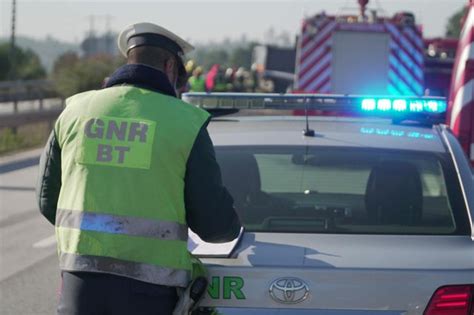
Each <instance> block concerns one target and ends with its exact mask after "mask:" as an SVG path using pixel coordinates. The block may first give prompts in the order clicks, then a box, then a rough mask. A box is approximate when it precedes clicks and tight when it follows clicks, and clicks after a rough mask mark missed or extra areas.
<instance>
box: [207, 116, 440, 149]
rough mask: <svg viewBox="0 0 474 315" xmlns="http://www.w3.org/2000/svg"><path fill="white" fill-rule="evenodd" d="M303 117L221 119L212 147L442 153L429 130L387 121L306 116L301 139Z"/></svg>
mask: <svg viewBox="0 0 474 315" xmlns="http://www.w3.org/2000/svg"><path fill="white" fill-rule="evenodd" d="M305 125H306V123H305V117H304V116H233V115H229V116H222V117H217V118H214V119H213V120H212V121H211V123H210V124H209V126H208V130H209V133H210V135H211V138H212V140H213V142H214V145H216V146H251V145H261V146H265V145H272V146H275V145H285V146H287V145H289V146H293V145H294V146H301V145H311V146H334V147H358V148H379V149H396V150H410V151H423V152H435V153H445V152H446V148H445V146H444V145H443V143H442V140H441V139H440V135H439V133H438V132H437V131H436V130H435V129H434V128H432V127H422V126H419V125H398V124H393V123H392V121H391V120H388V119H374V118H352V117H314V116H311V117H309V126H310V128H311V129H313V130H314V131H315V133H316V136H315V137H305V136H303V133H302V131H303V129H304V128H305Z"/></svg>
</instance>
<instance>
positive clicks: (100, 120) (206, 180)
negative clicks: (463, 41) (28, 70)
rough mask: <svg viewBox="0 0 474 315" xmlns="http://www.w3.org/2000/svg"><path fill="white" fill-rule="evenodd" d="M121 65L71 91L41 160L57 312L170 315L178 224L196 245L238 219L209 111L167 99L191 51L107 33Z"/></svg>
mask: <svg viewBox="0 0 474 315" xmlns="http://www.w3.org/2000/svg"><path fill="white" fill-rule="evenodd" d="M118 46H119V50H120V51H121V53H122V54H123V55H124V56H125V57H126V58H127V64H126V65H125V66H122V67H120V68H118V69H117V70H116V71H115V72H114V73H113V74H112V75H111V76H110V78H109V80H108V81H107V83H106V86H105V88H104V89H102V90H97V91H88V92H85V93H81V94H77V95H74V96H72V97H70V98H69V99H68V100H67V101H66V104H67V106H66V108H65V109H64V111H63V113H62V114H61V115H60V117H59V118H58V120H57V122H56V124H55V127H54V130H53V132H52V133H51V135H50V138H49V140H48V143H47V145H46V147H45V150H44V152H43V154H42V157H41V161H40V175H39V182H38V187H37V194H38V202H39V207H40V211H41V213H42V214H43V215H44V216H45V217H46V219H48V220H49V221H50V222H51V223H53V224H55V226H56V236H57V243H58V254H59V265H60V269H61V271H62V281H63V283H62V289H61V292H60V299H59V305H58V314H171V312H172V310H173V308H174V307H175V305H176V302H177V289H178V288H185V287H186V286H187V285H188V283H189V282H190V280H191V279H192V277H193V275H192V274H191V270H192V257H191V255H190V254H189V253H188V251H187V239H188V233H187V232H188V226H189V227H190V228H191V229H192V230H193V231H194V232H196V233H197V234H198V235H199V236H200V237H201V238H202V239H203V240H205V241H207V242H225V241H230V240H232V239H234V238H235V237H236V236H237V235H238V233H239V230H240V223H239V220H238V218H237V216H236V213H235V211H234V208H233V200H232V197H231V196H230V195H229V193H228V192H227V190H226V189H225V188H224V187H223V185H222V180H221V175H220V171H219V166H218V164H217V162H216V158H215V154H214V149H213V145H212V142H211V139H210V138H209V134H208V132H207V130H206V126H207V124H208V122H209V119H210V117H209V114H208V113H207V112H205V111H202V110H200V109H198V108H196V107H193V106H191V105H189V104H186V103H184V102H182V101H181V100H179V99H177V98H176V88H177V87H178V86H179V85H180V84H183V83H185V79H184V78H186V75H185V74H186V71H185V68H184V65H183V61H182V58H183V55H184V54H185V53H188V52H189V51H191V50H192V49H193V47H192V46H191V45H190V44H189V43H187V42H186V41H184V40H183V39H181V38H180V37H178V36H177V35H175V34H173V33H172V32H170V31H168V30H167V29H165V28H163V27H161V26H158V25H155V24H151V23H138V24H133V25H130V26H128V27H127V28H126V29H125V30H124V31H122V32H121V34H120V35H119V37H118Z"/></svg>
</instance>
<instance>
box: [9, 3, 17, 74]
mask: <svg viewBox="0 0 474 315" xmlns="http://www.w3.org/2000/svg"><path fill="white" fill-rule="evenodd" d="M11 26H12V28H11V32H12V33H11V38H10V79H11V80H15V79H16V56H15V28H16V0H12V25H11Z"/></svg>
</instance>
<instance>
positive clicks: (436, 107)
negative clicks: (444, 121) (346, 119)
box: [360, 97, 446, 115]
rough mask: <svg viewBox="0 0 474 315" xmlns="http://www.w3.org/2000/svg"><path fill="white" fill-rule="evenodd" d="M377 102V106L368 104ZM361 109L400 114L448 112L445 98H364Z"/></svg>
mask: <svg viewBox="0 0 474 315" xmlns="http://www.w3.org/2000/svg"><path fill="white" fill-rule="evenodd" d="M374 102H377V108H376V109H375V108H373V107H370V106H368V104H372V103H374ZM360 104H361V105H360V109H361V111H366V112H367V111H371V112H379V113H380V114H381V113H386V114H387V113H388V114H392V115H400V114H402V115H403V114H414V113H425V114H444V113H445V112H446V101H445V100H444V99H443V98H424V97H421V98H411V97H409V98H400V97H398V98H363V99H362V101H361V103H360Z"/></svg>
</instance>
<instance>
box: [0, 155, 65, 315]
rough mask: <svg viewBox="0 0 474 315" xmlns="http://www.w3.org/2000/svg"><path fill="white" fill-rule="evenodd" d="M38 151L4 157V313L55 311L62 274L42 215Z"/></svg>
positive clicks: (0, 171) (0, 182)
mask: <svg viewBox="0 0 474 315" xmlns="http://www.w3.org/2000/svg"><path fill="white" fill-rule="evenodd" d="M39 154H40V150H33V151H29V152H24V153H21V154H16V155H14V156H9V157H2V158H0V314H2V315H6V314H54V313H55V308H56V303H57V291H58V288H59V283H60V280H59V279H60V277H59V269H58V261H57V257H56V248H55V245H56V243H55V239H54V227H53V226H52V225H51V224H49V222H47V221H46V220H45V219H44V218H43V217H42V216H41V214H40V213H39V211H38V207H37V205H36V199H35V190H34V189H35V183H36V177H37V172H38V166H37V162H38V157H39Z"/></svg>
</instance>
